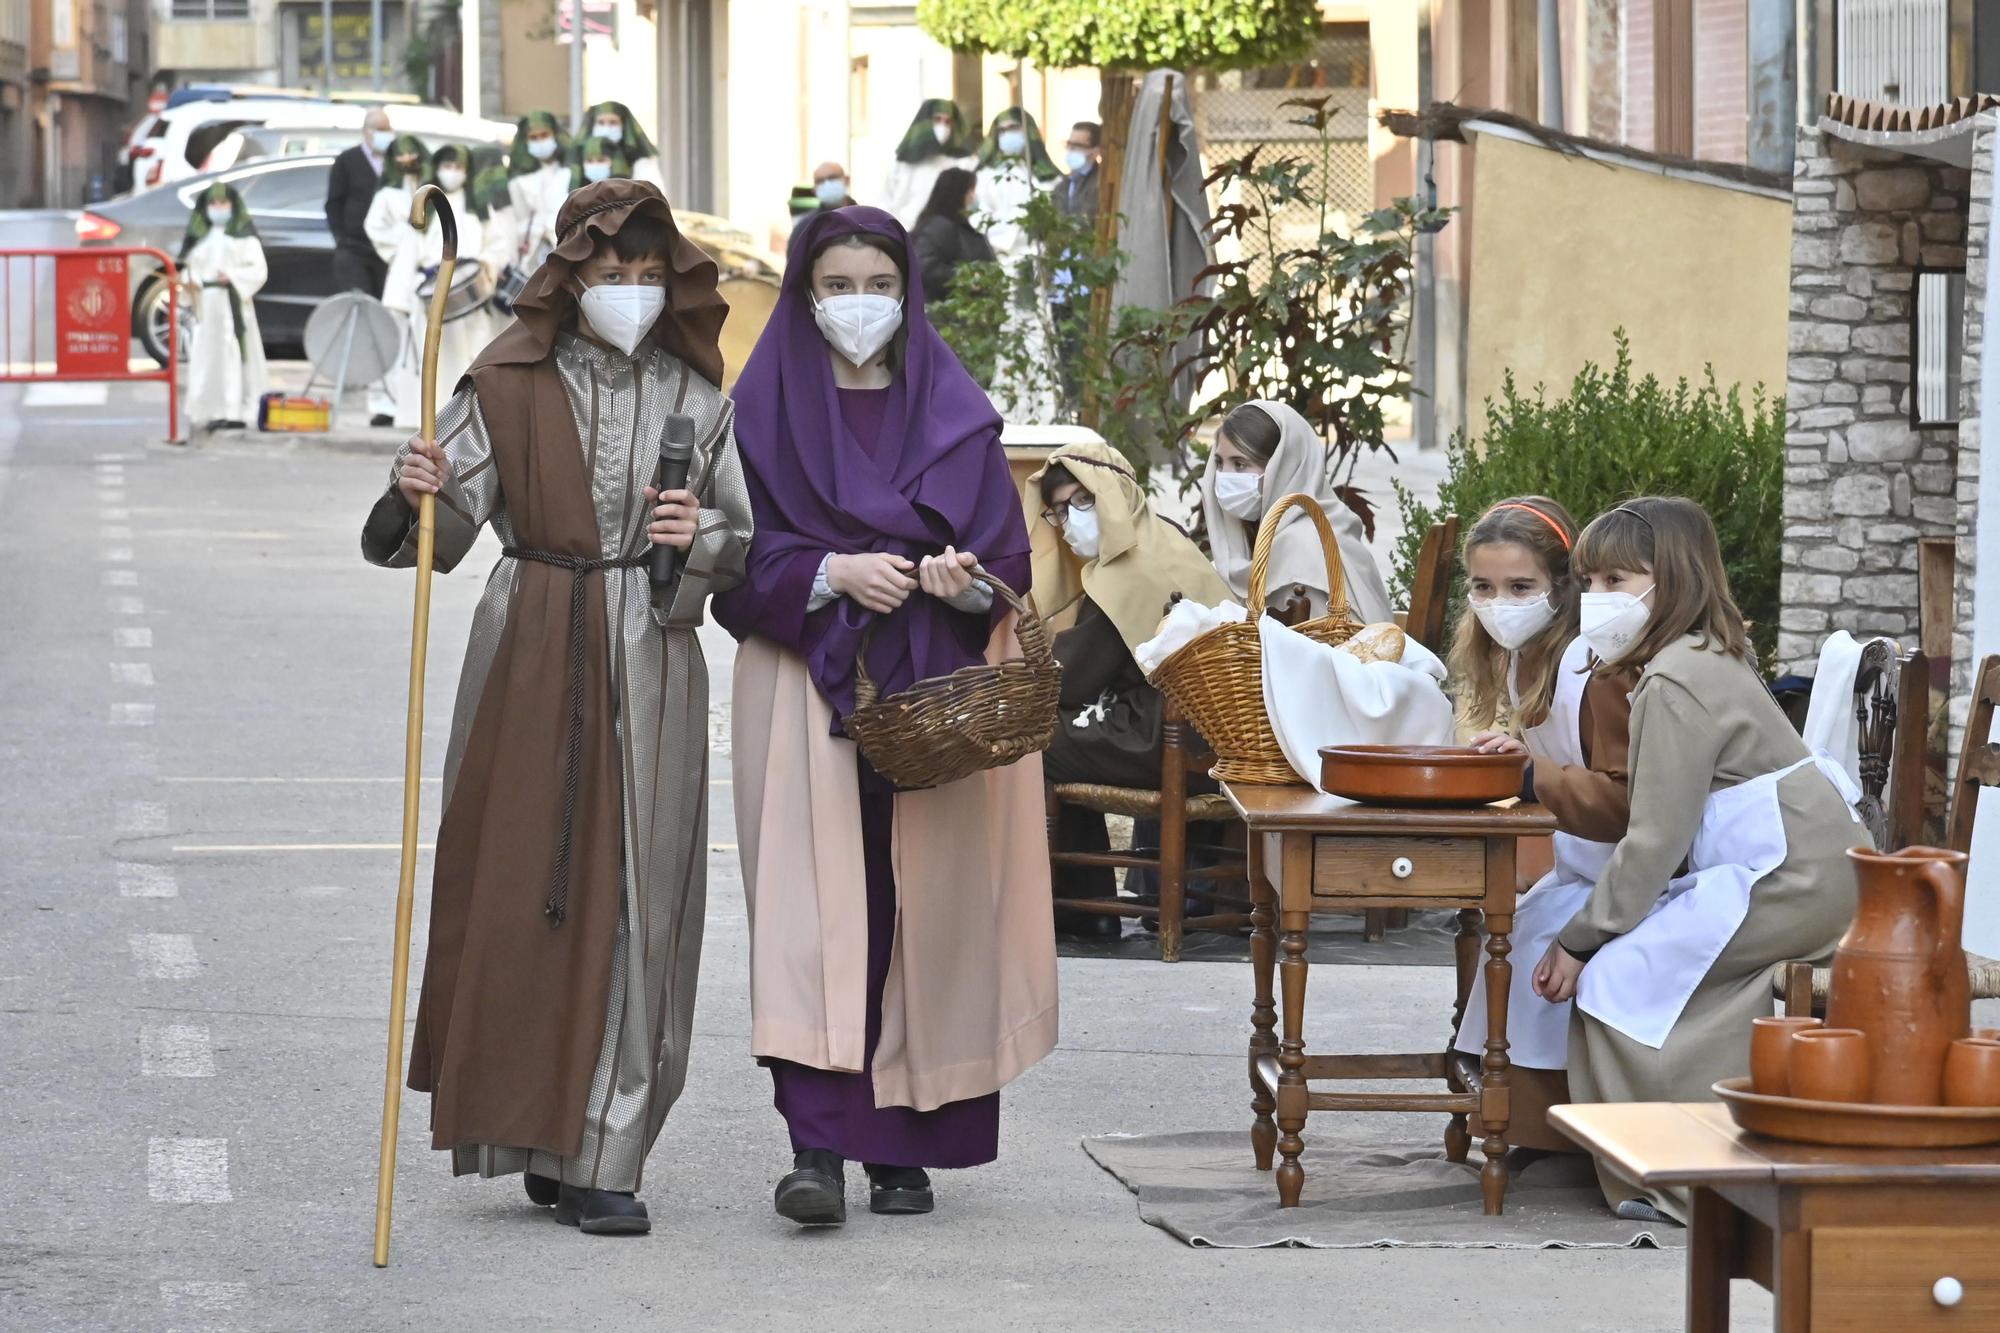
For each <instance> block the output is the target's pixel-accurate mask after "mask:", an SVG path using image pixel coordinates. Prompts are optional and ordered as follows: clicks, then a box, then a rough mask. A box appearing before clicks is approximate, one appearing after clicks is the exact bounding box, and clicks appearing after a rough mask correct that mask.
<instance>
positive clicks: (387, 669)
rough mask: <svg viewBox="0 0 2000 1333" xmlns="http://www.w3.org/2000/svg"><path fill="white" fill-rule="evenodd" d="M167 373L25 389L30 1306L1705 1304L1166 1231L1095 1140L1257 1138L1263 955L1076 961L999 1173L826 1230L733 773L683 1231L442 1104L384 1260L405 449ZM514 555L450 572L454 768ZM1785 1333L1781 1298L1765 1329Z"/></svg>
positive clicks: (1487, 1323) (24, 999)
mask: <svg viewBox="0 0 2000 1333" xmlns="http://www.w3.org/2000/svg"><path fill="white" fill-rule="evenodd" d="M159 392H160V391H159V390H158V389H157V388H156V387H146V388H143V389H115V390H112V391H110V392H109V393H108V394H100V393H99V392H98V391H97V390H95V389H93V388H90V387H87V386H86V387H81V388H70V387H64V388H60V389H58V388H54V387H42V388H36V389H29V390H27V391H25V392H24V391H23V390H22V389H20V388H19V387H18V386H0V566H4V568H5V569H6V571H7V572H6V574H5V576H4V577H0V625H4V627H5V629H4V637H3V638H0V710H4V712H0V747H4V749H3V750H0V753H4V758H5V763H4V766H0V809H4V811H5V816H4V819H0V867H4V869H0V914H4V917H0V919H4V921H5V928H4V930H0V1011H4V1018H0V1056H4V1064H5V1069H6V1077H5V1080H4V1083H0V1126H4V1130H5V1139H6V1143H7V1146H8V1151H7V1153H6V1154H5V1164H4V1166H0V1182H4V1198H5V1201H6V1207H5V1208H4V1210H0V1328H5V1329H8V1330H17V1329H18V1330H23V1331H24V1333H26V1331H34V1333H41V1331H42V1330H62V1329H77V1330H92V1333H99V1331H109V1330H126V1329H131V1330H158V1329H187V1330H197V1329H199V1330H278V1329H282V1330H295V1329H296V1330H308V1329H313V1330H317V1329H327V1330H388V1329H426V1330H437V1331H440V1333H443V1331H450V1330H461V1329H463V1330H472V1329H479V1330H487V1329H517V1328H518V1329H545V1328H549V1327H552V1326H553V1327H569V1326H576V1327H589V1328H601V1329H617V1328H626V1327H630V1328H646V1329H737V1328H743V1329H755V1328H804V1327H811V1328H824V1329H862V1328H870V1329H875V1328H882V1327H909V1326H915V1325H918V1324H924V1325H934V1326H939V1327H946V1328H966V1329H1090V1330H1123V1329H1145V1330H1158V1329H1202V1330H1209V1329H1225V1328H1250V1327H1253V1326H1261V1325H1265V1324H1268V1323H1270V1322H1272V1321H1276V1322H1278V1323H1281V1324H1282V1323H1296V1324H1297V1325H1299V1326H1302V1327H1316V1328H1336V1329H1410V1330H1440V1329H1448V1328H1453V1327H1464V1328H1473V1327H1477V1328H1481V1329H1486V1330H1514V1329H1518V1330H1536V1331H1537V1333H1543V1331H1545V1330H1549V1329H1561V1330H1565V1333H1571V1331H1576V1330H1589V1329H1601V1330H1617V1331H1618V1333H1634V1331H1637V1330H1666V1329H1672V1328H1678V1327H1679V1325H1680V1300H1681V1283H1682V1276H1681V1258H1680V1256H1679V1255H1678V1254H1675V1253H1665V1254H1663V1253H1658V1252H1627V1251H1611V1252H1606V1251H1584V1252H1563V1251H1490V1250H1453V1251H1446V1250H1368V1251H1297V1250H1276V1251H1250V1252H1235V1251H1213V1250H1193V1249H1189V1248H1187V1247H1185V1246H1183V1245H1181V1244H1180V1243H1178V1242H1176V1241H1175V1240H1173V1239H1171V1238H1170V1237H1168V1236H1167V1235H1166V1234H1165V1233H1163V1232H1160V1231H1157V1230H1154V1229H1153V1228H1151V1227H1148V1226H1146V1225H1144V1224H1142V1223H1141V1222H1140V1221H1139V1218H1138V1215H1137V1211H1136V1209H1135V1207H1134V1204H1133V1201H1132V1199H1131V1197H1130V1195H1128V1194H1127V1193H1126V1191H1125V1190H1124V1188H1123V1187H1122V1186H1120V1185H1119V1184H1118V1183H1117V1182H1116V1181H1115V1180H1113V1179H1112V1178H1111V1177H1110V1176H1108V1175H1106V1174H1105V1173H1104V1172H1102V1171H1100V1170H1099V1169H1098V1168H1097V1167H1096V1166H1095V1165H1094V1164H1093V1163H1092V1162H1091V1161H1090V1160H1089V1159H1088V1158H1087V1157H1085V1155H1084V1154H1083V1152H1082V1151H1081V1149H1080V1148H1079V1147H1078V1141H1079V1140H1080V1139H1081V1138H1083V1137H1084V1136H1086V1135H1091V1134H1099V1133H1106V1132H1113V1131H1119V1132H1132V1133H1143V1132H1152V1131H1163V1130H1171V1129H1232V1128H1237V1127H1245V1126H1247V1119H1248V1109H1247V1102H1248V1093H1247V1089H1246V1086H1245V1079H1244V1070H1243V1044H1244V1034H1245V1032H1246V1031H1247V1012H1246V1011H1247V1009H1248V1003H1249V1002H1248V976H1247V972H1246V971H1245V970H1244V969H1243V968H1242V967H1241V966H1240V965H1228V964H1221V963H1209V964H1199V963H1188V964H1182V965H1180V966H1177V967H1165V966H1162V965H1160V964H1158V963H1151V962H1131V961H1086V960H1065V961H1064V963H1063V970H1062V983H1063V1003H1064V1022H1063V1041H1062V1045H1061V1048H1060V1050H1059V1051H1058V1052H1057V1053H1056V1054H1055V1055H1054V1056H1053V1057H1052V1058H1050V1059H1049V1060H1047V1061H1046V1062H1044V1063H1043V1064H1042V1065H1041V1066H1039V1067H1038V1068H1036V1069H1034V1070H1033V1071H1031V1072H1030V1073H1029V1074H1028V1075H1027V1076H1026V1077H1024V1078H1023V1079H1021V1080H1020V1081H1019V1083H1018V1084H1016V1085H1015V1086H1014V1087H1012V1088H1010V1089H1009V1090H1008V1091H1007V1093H1006V1094H1005V1095H1004V1105H1005V1108H1006V1109H1005V1114H1004V1116H1003V1130H1002V1135H1003V1138H1002V1153H1001V1160H1000V1161H999V1163H998V1164H996V1165H994V1166H990V1167H986V1168H982V1169H979V1170H975V1171H970V1172H964V1173H946V1174H944V1175H942V1176H941V1177H940V1180H939V1187H938V1194H939V1211H938V1212H937V1213H936V1214H935V1215H934V1216H931V1217H929V1218H914V1219H888V1218H877V1217H872V1216H870V1215H869V1214H868V1213H867V1212H866V1211H865V1209H863V1208H859V1207H857V1208H856V1211H855V1212H854V1213H853V1215H852V1218H853V1220H851V1221H850V1222H849V1224H848V1226H847V1227H846V1228H845V1230H844V1231H841V1232H838V1233H802V1232H800V1231H799V1230H797V1229H796V1228H794V1227H793V1226H792V1225H791V1224H789V1223H786V1222H784V1221H782V1220H780V1219H778V1218H777V1217H776V1216H774V1215H773V1213H772V1211H771V1207H770V1201H769V1200H770V1190H771V1187H772V1185H773V1184H774V1182H775V1181H776V1180H777V1178H778V1176H779V1175H780V1174H782V1173H783V1172H784V1171H785V1170H786V1169H788V1168H789V1153H788V1151H787V1147H786V1143H785V1136H784V1131H783V1126H782V1124H781V1122H780V1120H779V1118H778V1116H777V1114H776V1113H775V1112H774V1111H773V1110H772V1109H771V1105H770V1096H769V1083H768V1079H767V1077H766V1076H765V1075H764V1074H763V1073H762V1071H760V1070H759V1069H757V1068H756V1067H755V1066H754V1065H753V1064H752V1062H751V1060H750V1057H749V1054H748V1038H749V1018H748V1011H747V1004H746V985H745V975H746V963H747V957H746V947H745V945H746V931H745V921H744V909H743V900H742V894H741V887H740V882H739V878H738V873H737V863H736V854H735V851H734V848H733V843H734V840H735V833H734V829H733V826H732V822H731V817H730V812H729V801H728V787H727V786H726V785H718V787H717V789H716V792H715V797H716V799H715V802H714V806H715V811H716V822H715V825H714V827H713V828H712V829H711V838H712V840H713V850H712V854H711V857H710V893H709V909H708V933H707V943H706V949H705V956H704V958H703V976H702V988H701V999H700V1007H699V1009H698V1011H697V1015H696V1041H695V1050H694V1058H693V1064H692V1069H691V1073H690V1078H689V1083H688V1090H687V1094H686V1096H685V1097H684V1098H683V1099H682V1101H681V1103H680V1104H679V1106H678V1107H677V1108H676V1109H675V1111H674V1113H673V1115H672V1117H671V1118H670V1119H669V1121H668V1126H667V1130H666V1133H665V1135H664V1136H663V1138H662V1140H661V1143H660V1146H659V1148H658V1150H657V1151H656V1152H655V1154H654V1156H653V1158H652V1161H651V1163H650V1169H649V1172H648V1179H647V1186H648V1188H647V1189H646V1191H645V1198H646V1199H647V1201H648V1203H649V1204H650V1205H651V1208H652V1213H653V1217H654V1219H655V1230H654V1232H653V1234H652V1235H651V1236H650V1237H648V1238H645V1239H641V1240H606V1239H592V1238H586V1237H582V1236H580V1235H579V1234H578V1233H576V1232H574V1231H569V1230H565V1229H563V1228H560V1227H558V1226H556V1225H555V1224H554V1223H553V1222H552V1221H551V1220H550V1219H549V1217H548V1216H547V1215H546V1213H541V1212H538V1211H534V1210H531V1209H530V1208H528V1207H527V1206H526V1205H525V1203H524V1201H523V1199H522V1198H521V1195H520V1191H519V1185H518V1183H516V1182H513V1181H507V1182H479V1181H474V1180H464V1181H454V1180H453V1179H451V1177H450V1175H449V1172H448V1170H447V1168H446V1166H445V1164H444V1162H443V1160H442V1159H441V1158H440V1157H438V1156H437V1155H434V1154H432V1153H430V1152H429V1151H428V1150H427V1147H426V1142H427V1135H426V1130H425V1118H426V1111H427V1105H426V1099H425V1098H423V1097H421V1096H416V1095H412V1096H411V1097H410V1098H409V1099H408V1100H407V1102H406V1106H405V1116H404V1120H403V1135H402V1147H401V1151H402V1164H403V1165H402V1172H401V1175H400V1178H399V1182H398V1188H397V1216H396V1233H395V1251H394V1263H393V1266H392V1267H391V1268H390V1269H388V1270H387V1271H386V1272H378V1271H376V1270H374V1269H373V1268H371V1267H370V1265H369V1261H368V1251H369V1232H370V1225H371V1218H372V1210H373V1202H374V1174H375V1148H376V1133H377V1127H378V1115H379V1110H380V1094H381V1082H382V1052H383V1039H384V1016H385V1013H386V1000H387V991H388V973H389V955H390V927H391V908H392V902H393V897H394V892H395V878H396V854H395V850H394V845H395V841H396V838H397V836H398V812H399V800H400V787H399V777H398V774H399V770H400V762H401V755H402V732H403V705H404V698H403V690H404V680H405V673H406V670H407V656H406V654H407V651H408V640H407V635H408V629H409V606H410V581H409V578H408V576H407V575H406V574H394V573H388V572H385V571H381V570H376V569H372V568H369V567H367V566H366V565H364V564H363V563H362V562H361V560H360V557H359V555H358V551H357V533H358V529H359V525H360V521H361V517H362V515H363V513H364V512H365V510H366V508H367V506H368V505H369V504H370V502H371V501H372V500H373V499H374V497H375V495H376V494H377V493H378V490H379V488H380V487H381V485H382V484H383V482H384V480H385V477H386V467H387V460H386V459H384V458H379V457H369V456H364V455H360V454H354V453H342V452H329V451H324V450H319V449H315V448H313V447H312V446H310V445H309V444H299V443H290V442H282V441H270V440H257V439H255V438H254V437H253V439H252V441H251V442H250V443H246V444H241V445H231V446H220V447H209V448H203V449H195V450H185V449H170V448H167V447H164V446H162V445H161V444H160V443H159V442H158V440H159V426H160V419H161V415H162V414H161V412H160V411H159V410H158V407H157V405H156V399H157V397H158V394H159ZM495 555H496V548H495V546H494V544H493V543H492V542H491V541H490V539H486V540H483V541H482V543H481V546H480V547H479V548H478V550H477V551H476V552H475V554H474V556H473V557H472V558H471V559H469V560H468V561H467V562H466V565H465V566H464V567H462V568H461V569H460V570H458V571H457V572H455V573H454V574H452V575H450V576H448V577H441V578H440V579H439V580H438V583H437V603H436V611H435V616H434V622H433V629H432V663H433V669H432V671H431V675H430V687H429V694H428V739H427V750H426V760H427V769H428V771H429V772H431V773H432V774H435V773H436V772H437V771H438V767H439V764H440V762H441V759H442V755H443V739H444V735H445V730H446V727H447V724H448V714H449V708H450V702H451V697H452V687H453V683H454V678H455V675H456V672H457V668H458V661H459V657H460V654H461V652H462V649H463V644H464V639H465V632H466V625H467V621H468V617H469V613H470V610H471V608H472V605H473V602H474V599H475V597H476V595H477V591H478V588H479V584H480V581H481V578H482V576H483V574H484V572H485V570H486V569H487V568H488V567H489V566H490V563H491V561H492V560H493V559H494V558H495ZM709 639H710V643H711V649H712V652H711V663H712V665H713V669H714V671H715V675H716V678H717V690H716V695H717V698H718V700H723V699H726V696H727V681H728V668H727V658H728V642H727V640H726V638H724V637H723V636H721V635H719V634H713V633H711V634H710V635H709ZM718 723H719V725H718V727H717V728H716V729H715V730H716V734H717V735H718V736H719V737H723V738H725V739H726V734H727V733H726V726H722V725H720V718H718ZM718 768H719V770H720V772H721V773H723V774H725V775H726V773H727V766H726V764H719V765H718ZM426 791H427V802H426V809H425V833H424V836H425V838H426V839H428V838H429V837H430V836H431V834H432V832H433V831H434V826H435V820H436V813H437V811H436V805H437V800H436V793H437V787H436V785H435V782H434V781H433V782H432V783H431V784H430V785H429V786H428V787H427V789H426ZM428 881H429V866H428V864H426V865H425V866H424V867H423V868H422V869H421V870H420V872H419V885H420V900H419V905H418V913H417V920H418V940H417V950H416V957H417V958H418V959H421V957H422V948H423V942H422V926H423V921H424V917H425V914H426V909H425V906H424V903H423V901H422V897H421V892H422V890H423V889H425V888H427V886H428ZM1313 984H1314V987H1315V991H1316V994H1319V995H1320V996H1321V997H1322V998H1324V997H1325V995H1326V994H1327V993H1328V992H1333V991H1335V990H1336V989H1337V991H1338V993H1339V994H1341V995H1344V996H1351V997H1352V999H1353V1004H1352V1006H1351V1007H1350V1008H1348V1009H1347V1010H1346V1011H1345V1012H1344V1013H1343V1015H1342V1017H1341V1019H1340V1021H1339V1022H1338V1023H1337V1024H1336V1023H1334V1022H1333V1021H1332V1020H1331V1019H1329V1018H1328V1009H1327V1008H1324V1007H1323V1008H1321V1009H1320V1010H1319V1019H1320V1022H1319V1026H1318V1030H1317V1032H1316V1033H1310V1034H1309V1039H1311V1040H1320V1039H1325V1040H1331V1038H1332V1036H1333V1034H1334V1033H1335V1032H1336V1031H1337V1032H1338V1034H1339V1038H1340V1041H1341V1042H1342V1044H1343V1045H1348V1046H1351V1047H1353V1048H1357V1049H1371V1048H1372V1049H1390V1048H1393V1047H1398V1046H1401V1045H1403V1044H1404V1043H1406V1042H1407V1041H1409V1040H1411V1039H1412V1037H1413V1036H1414V1038H1415V1039H1417V1040H1419V1041H1420V1042H1429V1041H1433V1040H1436V1039H1439V1038H1442V1037H1443V1035H1444V1032H1443V1028H1444V1025H1445V1021H1446V1019H1445V1016H1446V1012H1447V1007H1448V1003H1449V1000H1448V990H1449V980H1448V976H1447V973H1446V972H1445V970H1444V969H1439V968H1426V967H1364V968H1348V969H1341V970H1340V971H1338V972H1337V973H1336V972H1335V971H1334V970H1333V969H1322V970H1320V971H1318V972H1316V973H1315V979H1314V983H1313ZM413 990H414V988H413ZM412 1012H414V1004H413V1005H412ZM1413 1013H1415V1014H1421V1015H1422V1019H1421V1022H1420V1023H1419V1024H1417V1025H1416V1027H1415V1029H1414V1031H1413V1030H1412V1027H1411V1020H1410V1015H1411V1014H1413ZM1434 1128H1435V1123H1434V1122H1433V1120H1432V1119H1430V1118H1425V1117H1370V1118H1363V1119H1357V1120H1356V1121H1355V1123H1353V1124H1352V1125H1348V1126H1342V1127H1340V1128H1339V1129H1338V1130H1336V1129H1334V1128H1333V1127H1332V1126H1331V1117H1322V1118H1317V1119H1315V1120H1314V1122H1313V1126H1312V1132H1315V1133H1317V1134H1319V1135H1321V1136H1322V1137H1324V1136H1330V1135H1333V1134H1336V1133H1337V1134H1339V1135H1342V1136H1351V1137H1353V1138H1355V1139H1357V1140H1359V1139H1363V1138H1371V1137H1372V1138H1384V1137H1400V1138H1403V1139H1406V1140H1414V1139H1417V1138H1419V1137H1422V1136H1425V1135H1428V1134H1430V1133H1431V1132H1432V1131H1433V1130H1434ZM1247 1151H1248V1148H1247V1142H1246V1147H1245V1152H1246V1153H1247ZM856 1174H858V1173H856ZM853 1186H854V1182H852V1181H851V1182H850V1189H851V1191H852V1190H853ZM1293 1310H1299V1311H1301V1312H1309V1313H1300V1314H1297V1315H1294V1314H1292V1313H1290V1312H1291V1311H1293ZM1768 1320H1769V1303H1768V1301H1767V1300H1765V1299H1764V1298H1763V1297H1762V1295H1761V1294H1760V1293H1754V1292H1751V1291H1750V1290H1748V1289H1747V1288H1744V1287H1741V1286H1739V1288H1738V1321H1739V1323H1738V1326H1739V1327H1742V1328H1746V1329H1747V1328H1757V1327H1762V1326H1767V1325H1768Z"/></svg>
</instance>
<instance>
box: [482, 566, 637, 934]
mask: <svg viewBox="0 0 2000 1333" xmlns="http://www.w3.org/2000/svg"><path fill="white" fill-rule="evenodd" d="M500 554H501V555H503V556H512V557H513V558H514V559H516V560H528V561H532V562H534V563H535V564H538V565H553V566H555V567H556V568H557V569H567V570H568V571H570V581H569V666H568V669H567V679H568V683H569V718H568V723H567V726H566V727H565V732H566V739H565V741H564V745H563V813H562V834H561V836H560V837H559V838H558V839H557V840H556V868H555V874H554V877H553V878H552V879H551V881H550V883H549V900H548V902H547V904H546V905H544V906H543V908H542V914H543V915H544V916H546V917H548V918H549V921H550V922H551V923H552V924H553V925H557V926H560V925H561V924H562V923H563V918H564V917H565V916H567V915H568V914H569V858H570V843H571V834H572V831H573V829H574V827H575V824H576V784H577V774H578V770H579V768H580V767H581V765H582V761H583V670H584V667H583V635H584V629H585V624H584V601H583V585H584V576H585V575H586V574H594V573H596V572H598V571H599V570H605V569H638V568H641V567H643V566H644V565H645V564H646V562H647V560H648V558H649V557H648V556H645V555H627V556H618V557H615V558H613V559H610V560H591V559H587V558H585V557H584V556H580V555H567V554H564V553H563V552H560V551H530V550H528V549H526V548H525V547H520V546H503V547H501V548H500Z"/></svg>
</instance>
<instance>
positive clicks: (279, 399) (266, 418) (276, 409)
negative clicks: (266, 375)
mask: <svg viewBox="0 0 2000 1333" xmlns="http://www.w3.org/2000/svg"><path fill="white" fill-rule="evenodd" d="M332 418H333V404H332V403H331V402H330V401H328V400H327V399H325V398H288V397H286V396H285V395H284V394H282V393H267V394H265V395H264V396H263V397H262V398H260V399H259V400H258V401H257V426H258V429H260V430H279V431H314V430H325V429H326V428H327V425H328V423H329V422H330V421H331V420H332Z"/></svg>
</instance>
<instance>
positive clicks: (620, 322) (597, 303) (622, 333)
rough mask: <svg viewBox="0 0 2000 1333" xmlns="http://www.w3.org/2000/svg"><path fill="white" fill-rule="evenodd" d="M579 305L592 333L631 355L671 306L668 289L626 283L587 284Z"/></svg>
mask: <svg viewBox="0 0 2000 1333" xmlns="http://www.w3.org/2000/svg"><path fill="white" fill-rule="evenodd" d="M577 304H578V305H579V306H580V307H581V308H582V310H583V317H584V319H586V320H588V321H589V323H590V331H591V332H592V333H594V334H596V335H597V336H598V337H599V338H602V339H603V340H604V341H605V342H608V343H610V344H611V345H612V346H613V347H616V348H617V349H618V350H619V351H621V352H623V353H625V355H627V356H630V355H632V353H633V352H634V351H636V350H637V349H638V346H639V342H640V340H641V339H643V338H644V337H645V336H646V331H647V330H648V329H651V328H652V327H653V321H654V320H656V319H658V318H659V317H660V312H661V311H662V310H664V309H666V308H667V289H666V288H664V287H655V286H640V285H637V284H631V285H628V284H624V283H620V284H618V285H616V286H609V285H601V286H597V287H587V288H585V289H584V293H583V298H582V299H581V300H580V301H579V302H578V303H577Z"/></svg>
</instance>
